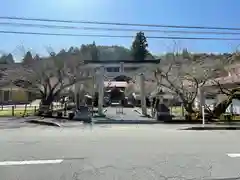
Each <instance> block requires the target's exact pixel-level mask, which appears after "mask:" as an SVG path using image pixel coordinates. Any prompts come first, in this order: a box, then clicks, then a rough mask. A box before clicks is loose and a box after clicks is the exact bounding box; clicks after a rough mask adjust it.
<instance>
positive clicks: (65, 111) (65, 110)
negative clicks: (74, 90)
mask: <svg viewBox="0 0 240 180" xmlns="http://www.w3.org/2000/svg"><path fill="white" fill-rule="evenodd" d="M64 116H67V104H66V103H65V104H64Z"/></svg>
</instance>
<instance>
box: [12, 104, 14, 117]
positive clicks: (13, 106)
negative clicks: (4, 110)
mask: <svg viewBox="0 0 240 180" xmlns="http://www.w3.org/2000/svg"><path fill="white" fill-rule="evenodd" d="M12 116H14V106H12Z"/></svg>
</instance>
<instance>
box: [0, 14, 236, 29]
mask: <svg viewBox="0 0 240 180" xmlns="http://www.w3.org/2000/svg"><path fill="white" fill-rule="evenodd" d="M0 19H5V20H24V21H42V22H58V23H76V24H99V25H100V24H101V25H116V26H142V27H163V28H181V29H212V30H232V31H239V30H240V28H233V27H214V26H184V25H163V24H138V23H119V22H101V21H78V20H60V19H46V18H26V17H11V16H0Z"/></svg>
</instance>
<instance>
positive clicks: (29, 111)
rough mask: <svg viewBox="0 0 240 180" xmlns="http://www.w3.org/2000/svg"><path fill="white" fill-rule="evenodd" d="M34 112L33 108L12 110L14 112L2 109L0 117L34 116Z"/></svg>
mask: <svg viewBox="0 0 240 180" xmlns="http://www.w3.org/2000/svg"><path fill="white" fill-rule="evenodd" d="M35 110H36V109H35V108H34V107H29V108H27V109H26V110H25V109H24V108H14V111H13V110H12V108H9V109H3V110H0V117H12V116H16V117H22V116H29V115H34V113H35ZM13 114H14V115H13Z"/></svg>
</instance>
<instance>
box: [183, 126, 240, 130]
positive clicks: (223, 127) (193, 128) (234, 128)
mask: <svg viewBox="0 0 240 180" xmlns="http://www.w3.org/2000/svg"><path fill="white" fill-rule="evenodd" d="M181 130H195V131H208V130H211V131H212V130H240V126H233V127H230V126H222V127H188V128H184V129H181Z"/></svg>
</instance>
